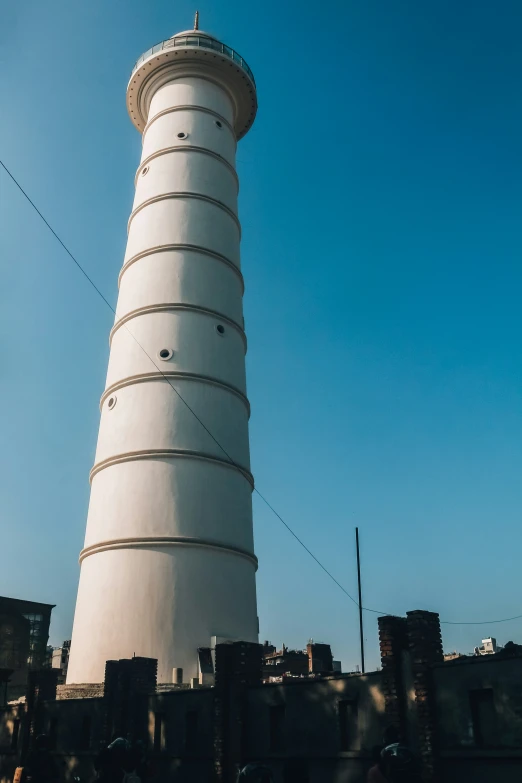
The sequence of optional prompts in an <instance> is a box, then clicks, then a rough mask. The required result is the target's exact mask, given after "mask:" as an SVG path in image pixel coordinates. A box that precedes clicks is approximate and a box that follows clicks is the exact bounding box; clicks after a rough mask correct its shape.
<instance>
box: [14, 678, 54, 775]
mask: <svg viewBox="0 0 522 783" xmlns="http://www.w3.org/2000/svg"><path fill="white" fill-rule="evenodd" d="M59 674H60V671H59V669H41V670H39V671H30V672H29V675H28V678H27V692H26V713H25V715H26V717H25V726H24V728H23V731H22V741H21V755H22V757H23V759H24V760H25V756H26V754H27V753H28V751H29V749H30V747H31V745H32V743H33V740H34V738H35V737H36V736H38V734H41V733H42V731H43V726H44V712H43V702H45V701H53V700H55V699H56V689H57V687H58V676H59Z"/></svg>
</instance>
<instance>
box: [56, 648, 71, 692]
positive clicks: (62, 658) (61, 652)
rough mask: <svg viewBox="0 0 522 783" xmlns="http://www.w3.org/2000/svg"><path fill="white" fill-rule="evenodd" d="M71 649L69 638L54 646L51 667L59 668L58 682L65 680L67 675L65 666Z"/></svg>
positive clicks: (67, 664) (67, 663)
mask: <svg viewBox="0 0 522 783" xmlns="http://www.w3.org/2000/svg"><path fill="white" fill-rule="evenodd" d="M70 649H71V640H70V639H69V640H68V641H65V642H63V644H62V646H61V647H54V648H53V651H52V658H51V668H52V669H59V670H60V676H59V678H58V682H59V683H60V684H61V683H63V682H65V678H66V677H67V667H68V666H69V652H70Z"/></svg>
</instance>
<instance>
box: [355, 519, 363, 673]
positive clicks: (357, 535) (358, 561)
mask: <svg viewBox="0 0 522 783" xmlns="http://www.w3.org/2000/svg"><path fill="white" fill-rule="evenodd" d="M355 548H356V550H357V583H358V586H359V633H360V635H361V673H362V674H364V636H363V607H362V593H361V557H360V554H359V528H358V527H356V528H355Z"/></svg>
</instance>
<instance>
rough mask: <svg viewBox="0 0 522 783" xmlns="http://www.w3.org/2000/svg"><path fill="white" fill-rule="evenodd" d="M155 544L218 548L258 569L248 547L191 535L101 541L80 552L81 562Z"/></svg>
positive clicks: (254, 557) (255, 558) (255, 559)
mask: <svg viewBox="0 0 522 783" xmlns="http://www.w3.org/2000/svg"><path fill="white" fill-rule="evenodd" d="M153 546H193V547H203V548H205V549H218V550H220V551H222V552H227V553H228V554H231V555H239V557H245V558H246V559H247V560H250V562H251V563H253V564H254V566H255V567H256V570H257V563H258V561H257V557H256V556H255V555H254V554H252V552H249V551H248V550H247V549H242V548H241V547H238V546H231V545H230V544H223V543H221V541H214V540H212V539H205V538H192V537H189V536H147V537H141V536H140V537H139V538H115V539H111V540H109V541H101V542H100V543H99V544H92V545H91V546H87V547H85V549H82V551H81V552H80V563H81V562H82V560H85V558H86V557H89V555H97V554H98V552H107V551H109V550H111V549H142V548H146V549H149V548H150V547H153Z"/></svg>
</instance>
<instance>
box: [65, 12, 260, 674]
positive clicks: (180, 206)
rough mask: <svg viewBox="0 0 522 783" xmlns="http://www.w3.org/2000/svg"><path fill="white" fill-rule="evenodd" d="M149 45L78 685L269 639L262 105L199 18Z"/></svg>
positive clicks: (91, 524)
mask: <svg viewBox="0 0 522 783" xmlns="http://www.w3.org/2000/svg"><path fill="white" fill-rule="evenodd" d="M197 27H198V24H197V19H196V24H195V29H194V30H191V31H188V32H182V33H178V34H177V35H175V36H173V37H172V38H170V39H168V40H167V41H163V42H162V43H160V44H158V45H156V46H154V47H153V48H152V49H150V50H149V51H147V52H145V54H144V55H142V56H141V57H140V59H139V60H138V62H137V63H136V65H135V67H134V69H133V71H132V75H131V78H130V82H129V85H128V88H127V108H128V111H129V115H130V118H131V120H132V122H133V123H134V125H135V126H136V128H137V129H138V130H139V131H140V133H141V134H142V136H143V151H142V156H141V162H140V165H139V167H138V170H137V173H136V181H135V183H136V193H135V198H134V204H133V208H132V212H131V215H130V218H129V224H128V241H127V249H126V253H125V258H124V262H123V267H122V269H121V272H120V276H119V297H118V303H117V316H116V320H115V324H114V326H113V328H112V330H111V334H110V346H111V347H110V358H109V367H108V372H107V382H106V387H105V391H104V393H103V395H102V398H101V420H100V430H99V436H98V445H97V450H96V457H95V461H94V467H93V468H92V471H91V498H90V505H89V514H88V519H87V530H86V536H85V545H84V548H83V550H82V552H81V554H80V562H81V574H80V584H79V588H78V598H77V603H76V613H75V618H74V628H73V635H72V643H71V656H70V662H69V669H68V676H67V681H68V682H69V683H82V682H85V683H87V682H101V681H103V678H104V669H105V662H106V661H107V660H109V659H119V658H129V657H132V655H134V654H135V655H137V656H147V657H153V658H157V659H158V679H159V681H160V682H170V681H172V676H173V674H172V673H173V669H174V668H182V669H183V679H184V680H185V681H187V680H188V679H189V678H191V677H196V676H197V675H198V655H197V650H198V648H201V647H210V646H212V644H213V641H214V642H215V639H216V638H217V639H242V640H246V641H257V638H258V621H257V608H256V588H255V572H256V567H257V561H256V558H255V555H254V549H253V531H252V498H251V493H252V487H253V479H252V475H251V473H250V460H249V443H248V418H249V404H248V400H247V397H246V384H245V351H246V338H245V332H244V320H243V311H242V296H243V277H242V274H241V270H240V256H239V244H240V236H241V229H240V224H239V220H238V217H237V195H238V178H237V174H236V169H235V155H236V143H237V141H238V140H239V139H241V138H242V137H243V136H244V135H245V134H246V133H247V131H248V130H249V128H250V127H251V125H252V123H253V121H254V118H255V115H256V109H257V100H256V88H255V82H254V77H253V75H252V72H251V70H250V68H249V67H248V65H247V64H246V62H245V61H244V60H243V58H242V57H241V56H239V55H238V54H237V52H235V51H233V50H232V49H230V48H229V47H228V46H225V45H224V44H222V43H220V42H219V41H218V40H216V39H215V38H213V37H212V36H210V35H208V34H207V33H204V32H202V31H200V30H198V29H197Z"/></svg>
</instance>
